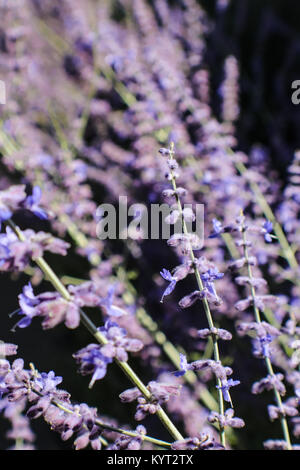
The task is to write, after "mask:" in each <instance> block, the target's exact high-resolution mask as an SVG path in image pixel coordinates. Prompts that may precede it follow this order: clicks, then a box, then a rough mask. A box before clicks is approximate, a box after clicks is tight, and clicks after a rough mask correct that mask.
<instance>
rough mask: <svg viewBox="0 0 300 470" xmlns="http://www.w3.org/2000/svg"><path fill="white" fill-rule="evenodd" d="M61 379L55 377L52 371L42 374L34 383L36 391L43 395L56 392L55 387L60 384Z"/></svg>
mask: <svg viewBox="0 0 300 470" xmlns="http://www.w3.org/2000/svg"><path fill="white" fill-rule="evenodd" d="M62 380H63V379H62V377H59V376H57V377H56V376H55V373H54V372H53V370H51V371H50V372H48V373H47V372H42V373H41V374H39V375H38V377H37V378H36V379H35V381H34V383H35V385H36V386H37V389H38V390H43V393H45V394H46V393H49V392H52V391H54V390H56V387H57V385H59V384H60V383H62Z"/></svg>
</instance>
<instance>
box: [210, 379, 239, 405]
mask: <svg viewBox="0 0 300 470" xmlns="http://www.w3.org/2000/svg"><path fill="white" fill-rule="evenodd" d="M221 382H222V385H216V388H217V389H219V390H222V393H223V397H224V400H225V401H228V402H229V403H231V398H230V394H229V389H230V388H231V387H235V386H236V385H239V384H240V383H241V382H240V381H239V380H233V379H229V380H227V379H226V380H222V381H221Z"/></svg>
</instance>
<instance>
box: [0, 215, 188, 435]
mask: <svg viewBox="0 0 300 470" xmlns="http://www.w3.org/2000/svg"><path fill="white" fill-rule="evenodd" d="M6 223H7V224H8V225H9V226H10V227H11V229H12V230H13V231H14V232H15V234H16V235H17V237H18V238H19V240H20V241H25V237H24V235H23V233H22V231H21V230H20V228H19V227H17V226H16V225H15V223H14V222H13V221H12V220H8V221H6ZM34 262H35V263H36V264H37V265H38V266H39V268H40V269H41V270H42V271H43V273H44V275H45V277H46V279H47V280H48V281H50V282H51V284H52V285H53V287H54V288H55V289H56V290H57V292H59V293H60V294H61V296H62V297H63V298H64V299H65V300H67V301H70V300H71V296H70V294H69V292H68V291H67V289H66V288H65V286H64V285H63V284H62V282H61V281H60V279H59V278H58V277H57V275H56V274H55V273H54V271H53V270H52V269H51V267H50V266H49V265H48V263H47V262H46V261H45V260H44V259H43V258H42V257H38V258H35V259H34ZM80 318H81V322H82V324H83V325H84V326H85V327H86V328H87V329H88V331H89V332H90V333H91V334H92V335H93V336H94V338H95V339H96V340H97V341H98V342H99V343H100V344H102V345H104V344H107V342H108V341H107V339H106V338H105V336H104V335H103V334H102V333H101V332H100V331H99V330H98V329H97V327H96V326H95V325H94V323H93V322H92V321H91V320H90V318H89V317H88V316H87V315H86V313H85V312H84V311H83V310H81V309H80ZM115 362H116V364H117V365H118V366H119V367H120V368H121V369H122V370H123V372H124V373H125V374H126V375H127V377H128V378H129V380H130V381H131V382H132V383H133V384H134V385H135V386H136V387H137V388H138V389H139V390H140V391H141V393H142V394H143V395H144V397H145V398H146V399H147V400H149V399H151V393H150V391H149V390H148V388H147V387H146V385H144V383H143V382H142V381H141V380H140V378H139V377H138V376H137V374H136V373H135V372H134V370H133V369H132V368H131V367H130V366H129V364H128V363H127V362H123V361H119V360H117V359H115ZM156 414H157V416H158V417H159V419H160V420H161V422H162V424H163V425H164V426H165V428H166V429H167V430H168V431H169V433H170V434H171V436H172V437H173V438H174V439H175V440H182V439H183V436H182V435H181V434H180V432H179V431H178V430H177V428H176V427H175V425H174V424H173V423H172V421H171V420H170V418H169V417H168V415H167V414H166V412H165V411H164V410H163V409H162V407H161V406H159V407H158V410H157V412H156Z"/></svg>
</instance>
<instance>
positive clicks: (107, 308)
mask: <svg viewBox="0 0 300 470" xmlns="http://www.w3.org/2000/svg"><path fill="white" fill-rule="evenodd" d="M115 289H116V286H110V287H109V289H108V292H107V296H106V297H105V298H103V299H101V300H100V302H99V305H100V306H101V307H102V309H103V310H104V312H105V314H106V315H107V316H108V317H122V316H123V315H126V314H127V312H126V311H125V310H124V309H123V308H121V307H118V306H117V305H113V298H114V292H115Z"/></svg>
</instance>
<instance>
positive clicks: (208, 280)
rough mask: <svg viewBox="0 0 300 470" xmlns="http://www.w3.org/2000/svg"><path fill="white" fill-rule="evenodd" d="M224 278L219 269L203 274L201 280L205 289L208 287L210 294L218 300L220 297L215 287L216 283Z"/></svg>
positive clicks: (209, 270)
mask: <svg viewBox="0 0 300 470" xmlns="http://www.w3.org/2000/svg"><path fill="white" fill-rule="evenodd" d="M223 276H224V274H223V273H220V272H219V270H218V268H209V269H208V270H207V271H206V272H205V273H203V274H201V280H202V282H203V285H204V287H206V289H208V291H209V293H210V294H212V295H213V296H214V297H216V298H218V295H217V292H216V289H215V286H214V281H216V280H218V279H222V277H223Z"/></svg>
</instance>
